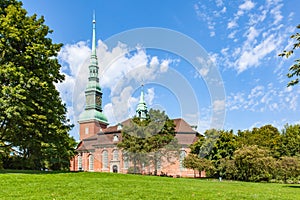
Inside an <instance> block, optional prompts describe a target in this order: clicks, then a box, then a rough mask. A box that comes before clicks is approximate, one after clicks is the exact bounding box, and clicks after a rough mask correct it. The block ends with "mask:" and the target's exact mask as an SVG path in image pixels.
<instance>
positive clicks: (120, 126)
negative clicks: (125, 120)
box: [117, 123, 123, 131]
mask: <svg viewBox="0 0 300 200" xmlns="http://www.w3.org/2000/svg"><path fill="white" fill-rule="evenodd" d="M122 128H123V126H122V124H120V123H119V124H118V126H117V130H118V131H120V130H122Z"/></svg>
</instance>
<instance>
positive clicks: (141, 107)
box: [136, 85, 148, 119]
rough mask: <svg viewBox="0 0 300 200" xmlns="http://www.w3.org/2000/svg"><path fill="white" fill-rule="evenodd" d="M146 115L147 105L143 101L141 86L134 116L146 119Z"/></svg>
mask: <svg viewBox="0 0 300 200" xmlns="http://www.w3.org/2000/svg"><path fill="white" fill-rule="evenodd" d="M147 114H148V110H147V105H146V102H145V99H144V85H142V90H141V96H140V101H139V104H138V106H137V108H136V116H137V117H139V118H141V119H146V118H147Z"/></svg>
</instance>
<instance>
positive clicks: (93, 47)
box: [91, 13, 98, 67]
mask: <svg viewBox="0 0 300 200" xmlns="http://www.w3.org/2000/svg"><path fill="white" fill-rule="evenodd" d="M91 65H96V66H97V67H98V61H97V54H96V19H95V13H94V15H93V37H92V54H91Z"/></svg>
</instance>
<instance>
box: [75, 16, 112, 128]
mask: <svg viewBox="0 0 300 200" xmlns="http://www.w3.org/2000/svg"><path fill="white" fill-rule="evenodd" d="M98 71H99V67H98V60H97V53H96V19H95V13H94V14H93V35H92V52H91V59H90V65H89V81H88V85H87V87H86V89H85V100H86V101H85V110H84V111H83V112H82V113H81V115H80V117H79V118H80V119H79V121H86V120H97V121H100V122H102V123H104V124H108V122H107V118H106V117H105V115H104V114H103V113H102V91H101V87H100V84H99V77H98Z"/></svg>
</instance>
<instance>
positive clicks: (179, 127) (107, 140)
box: [77, 118, 197, 151]
mask: <svg viewBox="0 0 300 200" xmlns="http://www.w3.org/2000/svg"><path fill="white" fill-rule="evenodd" d="M121 124H122V126H126V125H129V124H130V119H127V120H125V121H123V122H122V123H121ZM174 124H175V126H176V127H175V132H176V136H175V137H176V138H177V140H178V143H179V144H182V145H190V144H192V143H194V142H195V141H196V139H197V136H196V133H197V132H196V131H195V130H193V129H192V128H191V126H190V125H189V124H188V123H187V122H186V121H185V120H184V119H181V118H178V119H174ZM116 136H117V137H118V139H119V141H120V140H121V139H122V138H121V137H122V136H121V130H118V124H117V125H114V126H110V127H107V128H106V129H103V130H102V131H101V132H100V133H98V134H97V135H94V136H91V137H88V138H85V139H83V140H82V142H80V143H79V145H78V147H77V150H78V151H86V150H91V149H94V148H95V147H96V146H106V145H116V144H117V143H118V142H117V141H114V137H116Z"/></svg>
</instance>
